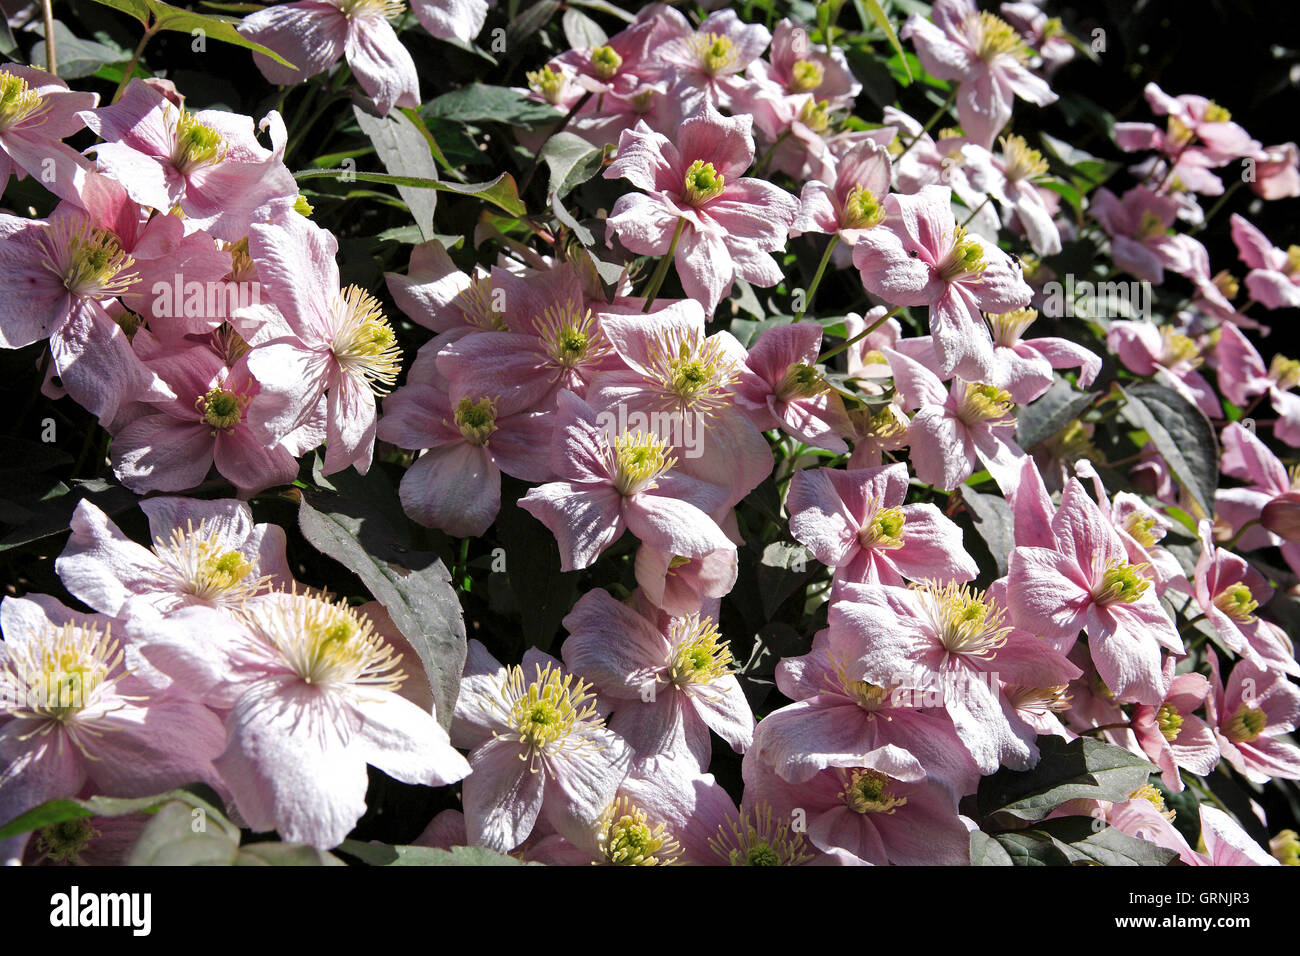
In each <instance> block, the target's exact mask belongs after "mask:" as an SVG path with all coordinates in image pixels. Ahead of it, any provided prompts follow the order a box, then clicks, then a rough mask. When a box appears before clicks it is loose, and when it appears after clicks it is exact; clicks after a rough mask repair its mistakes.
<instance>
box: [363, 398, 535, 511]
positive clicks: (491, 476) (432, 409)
mask: <svg viewBox="0 0 1300 956" xmlns="http://www.w3.org/2000/svg"><path fill="white" fill-rule="evenodd" d="M553 419H554V416H553V415H552V414H551V413H550V412H546V411H534V412H520V413H517V414H502V413H499V412H498V409H497V405H496V403H495V402H494V401H493V399H492V398H490V397H487V396H483V395H477V394H472V393H471V394H458V393H453V394H452V396H450V397H449V396H447V395H446V394H444V393H443V392H440V391H438V390H437V389H436V388H434V387H432V386H430V385H420V384H408V385H404V386H403V387H402V388H399V389H398V390H397V391H395V392H393V394H392V395H390V396H388V398H387V399H385V400H384V417H383V418H382V419H380V421H379V428H378V433H377V434H378V437H379V438H380V439H381V440H383V441H386V442H391V443H392V444H394V445H396V446H397V447H399V448H409V449H412V450H416V451H420V450H424V454H423V455H421V456H420V457H419V458H417V459H416V460H415V462H414V463H413V464H412V465H411V467H410V468H408V469H407V470H406V474H404V475H403V476H402V483H401V485H400V486H399V488H398V496H399V497H400V498H401V501H402V508H403V510H405V511H406V513H407V514H408V515H410V516H411V517H412V518H414V519H415V520H416V521H418V522H420V523H421V524H423V525H426V526H428V527H430V528H438V529H439V530H442V531H445V532H447V533H448V534H452V535H456V536H457V537H475V536H477V535H481V534H482V533H483V532H484V531H486V530H487V529H488V527H489V526H490V525H491V524H492V522H493V520H494V519H495V518H496V516H497V512H498V511H499V510H500V508H501V472H503V471H504V472H505V473H506V474H508V475H512V476H514V477H516V478H521V479H523V480H524V481H546V480H547V479H548V478H550V477H551V475H552V471H551V465H550V461H549V457H550V439H551V430H552V425H553Z"/></svg>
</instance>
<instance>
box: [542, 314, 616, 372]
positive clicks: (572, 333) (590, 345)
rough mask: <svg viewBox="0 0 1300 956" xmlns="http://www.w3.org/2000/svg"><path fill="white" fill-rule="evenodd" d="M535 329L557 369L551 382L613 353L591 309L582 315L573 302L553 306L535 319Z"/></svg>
mask: <svg viewBox="0 0 1300 956" xmlns="http://www.w3.org/2000/svg"><path fill="white" fill-rule="evenodd" d="M533 329H534V331H536V332H537V337H538V338H539V339H540V340H541V343H542V354H543V355H544V356H545V358H546V360H547V362H548V363H549V364H550V365H552V366H553V367H554V368H555V372H554V374H553V375H552V376H551V380H552V381H554V380H555V379H557V378H559V377H561V376H562V375H563V374H564V373H565V372H570V371H572V370H573V369H575V368H577V367H578V366H580V365H582V364H584V363H586V362H594V361H596V360H597V359H599V358H601V357H602V356H604V355H605V354H607V353H608V352H609V350H610V348H609V343H608V342H606V341H605V337H604V336H603V335H602V334H601V332H600V328H599V327H598V326H597V325H596V319H595V316H593V315H592V314H591V310H590V309H587V310H586V311H585V312H581V313H580V312H579V311H578V305H577V303H574V302H566V303H564V305H562V306H559V305H553V306H550V307H549V308H547V309H546V311H545V312H543V313H542V315H541V317H540V318H537V319H535V320H533Z"/></svg>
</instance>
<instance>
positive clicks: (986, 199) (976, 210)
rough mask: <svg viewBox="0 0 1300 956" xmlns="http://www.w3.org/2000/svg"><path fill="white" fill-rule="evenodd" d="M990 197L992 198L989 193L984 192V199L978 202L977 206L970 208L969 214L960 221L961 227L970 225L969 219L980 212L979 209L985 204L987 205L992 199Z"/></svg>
mask: <svg viewBox="0 0 1300 956" xmlns="http://www.w3.org/2000/svg"><path fill="white" fill-rule="evenodd" d="M992 199H993V197H992V196H991V195H989V194H988V193H985V194H984V201H983V202H981V203H980V204H979V205H978V206H976V207H975V208H974V209H972V210H971V213H970V215H969V216H967V217H966V218H965V219H963V220H962V221H961V227H962V228H963V229H965V228H966V227H967V226H969V225H970V221H971V220H972V219H974V218H975V217H976V216H978V215H979V213H980V210H981V209H983V208H984V207H985V206H987V205H988V204H989V201H990V200H992Z"/></svg>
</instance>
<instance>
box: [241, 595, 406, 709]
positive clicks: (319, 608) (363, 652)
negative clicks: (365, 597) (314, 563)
mask: <svg viewBox="0 0 1300 956" xmlns="http://www.w3.org/2000/svg"><path fill="white" fill-rule="evenodd" d="M236 613H237V614H238V616H239V618H240V620H241V621H242V622H243V623H244V625H245V626H246V627H247V628H248V631H249V633H250V634H251V635H252V636H253V638H254V639H255V640H257V641H258V642H259V643H260V644H262V645H263V646H265V647H267V648H270V649H272V650H273V651H274V652H275V653H276V654H277V656H279V658H280V659H281V661H282V662H283V663H284V664H285V666H286V667H288V669H289V670H290V671H291V672H292V673H294V674H295V675H297V677H298V678H299V679H300V680H302V681H303V682H304V683H306V684H310V685H312V686H314V687H322V688H330V687H335V686H343V685H351V686H356V685H367V686H370V687H375V688H378V689H382V690H388V691H396V690H397V689H398V688H399V687H401V685H402V682H403V681H404V680H405V679H406V674H405V673H404V672H403V671H402V670H401V668H400V666H399V665H400V664H401V661H402V655H401V654H398V653H397V652H395V651H394V650H393V648H392V646H391V645H389V644H388V643H387V641H385V640H384V639H383V638H382V637H381V636H380V635H379V634H377V633H376V632H375V629H374V627H373V625H372V624H371V623H370V619H369V618H367V617H365V616H364V615H362V614H360V613H358V612H357V611H355V610H353V609H352V608H350V607H349V606H348V604H347V601H344V600H340V601H338V602H332V601H329V600H326V599H325V598H323V597H317V596H314V595H310V594H298V593H291V592H286V591H280V592H276V593H275V594H272V595H268V596H267V597H264V598H261V599H259V600H257V601H250V602H248V603H246V604H244V605H243V607H241V608H240V609H239V610H238V611H237V612H236Z"/></svg>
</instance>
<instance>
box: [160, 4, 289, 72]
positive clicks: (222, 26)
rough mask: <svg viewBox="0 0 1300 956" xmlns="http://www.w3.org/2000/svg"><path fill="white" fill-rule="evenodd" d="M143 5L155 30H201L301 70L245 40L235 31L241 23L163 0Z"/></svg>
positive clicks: (262, 47)
mask: <svg viewBox="0 0 1300 956" xmlns="http://www.w3.org/2000/svg"><path fill="white" fill-rule="evenodd" d="M144 2H145V4H146V5H147V6H148V7H149V11H150V12H151V13H152V14H153V15H154V22H153V27H152V29H153V30H154V31H158V30H168V31H171V32H173V33H193V32H194V31H195V30H202V31H203V33H204V35H206V36H209V37H211V38H212V39H214V40H220V41H221V42H222V43H229V44H231V45H232V46H241V47H243V48H244V49H245V50H253V51H254V52H257V53H260V54H262V55H263V56H267V57H270V58H271V59H272V60H274V61H275V62H276V63H279V64H282V65H283V66H287V67H289V68H290V69H294V70H296V69H297V68H298V67H297V66H296V65H294V64H293V63H290V62H289V61H288V60H286V59H285V58H284V57H282V56H280V54H278V53H276V52H275V51H274V50H269V49H267V48H266V47H264V46H262V44H260V43H254V42H253V41H252V40H250V39H248V38H247V37H245V36H244V35H243V34H242V33H240V32H239V31H238V30H237V29H235V28H236V27H237V26H238V24H239V21H238V20H235V19H233V18H231V17H220V16H215V15H213V14H208V13H196V12H194V11H193V10H182V9H181V8H180V7H173V6H172V5H171V4H170V3H164V2H163V0H144Z"/></svg>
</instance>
